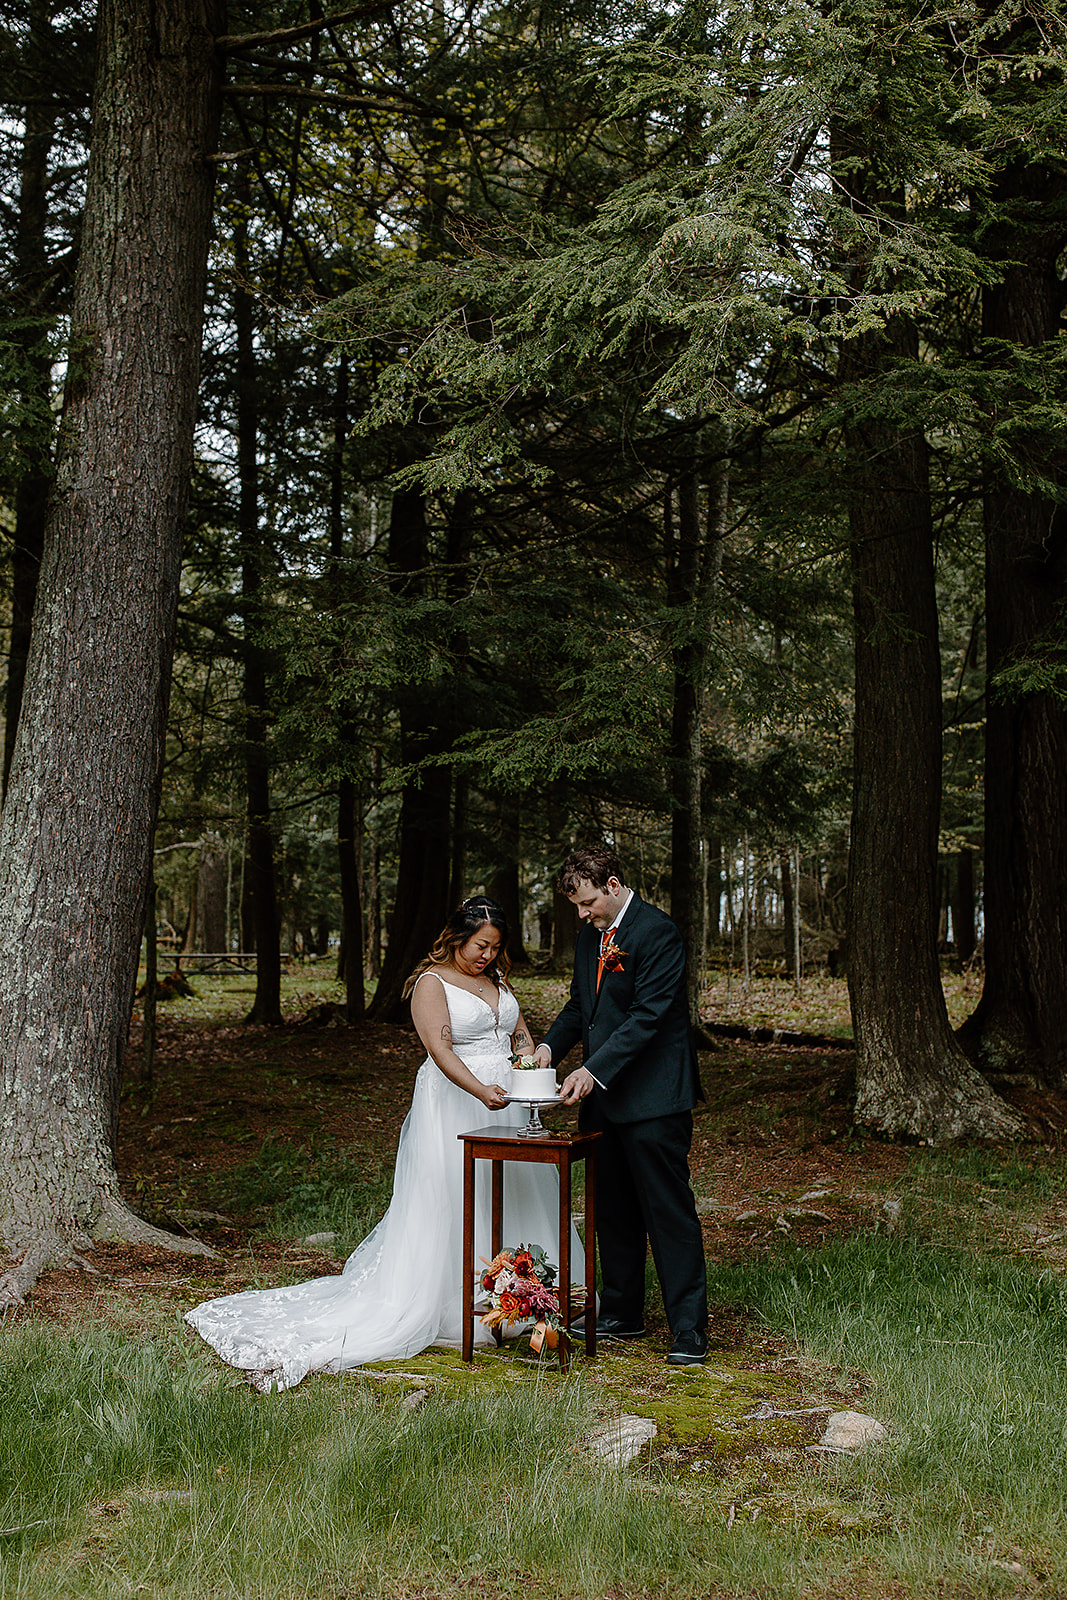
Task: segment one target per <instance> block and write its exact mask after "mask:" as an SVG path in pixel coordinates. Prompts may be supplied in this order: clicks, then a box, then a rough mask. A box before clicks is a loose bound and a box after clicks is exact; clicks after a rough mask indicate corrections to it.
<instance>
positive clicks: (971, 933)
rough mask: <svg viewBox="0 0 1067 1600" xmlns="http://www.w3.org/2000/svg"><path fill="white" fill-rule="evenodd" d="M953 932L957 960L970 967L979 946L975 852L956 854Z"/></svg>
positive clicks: (964, 851)
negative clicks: (975, 892) (975, 888)
mask: <svg viewBox="0 0 1067 1600" xmlns="http://www.w3.org/2000/svg"><path fill="white" fill-rule="evenodd" d="M952 931H953V933H954V934H955V945H956V956H957V959H958V960H959V963H960V965H961V966H963V967H966V966H969V965H970V963H971V962H972V961H973V960H974V952H975V949H976V947H977V944H978V939H977V919H976V917H975V900H974V851H973V850H959V851H957V853H956V893H955V897H954V899H953V902H952Z"/></svg>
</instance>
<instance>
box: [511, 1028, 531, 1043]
mask: <svg viewBox="0 0 1067 1600" xmlns="http://www.w3.org/2000/svg"><path fill="white" fill-rule="evenodd" d="M511 1042H512V1044H516V1045H518V1044H529V1043H530V1042H531V1040H530V1035H529V1034H528V1033H527V1032H526V1031H525V1029H523V1028H520V1029H519V1031H518V1033H513V1034H512V1036H511Z"/></svg>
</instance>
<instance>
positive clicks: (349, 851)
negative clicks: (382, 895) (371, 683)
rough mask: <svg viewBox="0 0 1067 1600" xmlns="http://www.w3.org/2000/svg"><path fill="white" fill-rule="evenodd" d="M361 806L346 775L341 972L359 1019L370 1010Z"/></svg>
mask: <svg viewBox="0 0 1067 1600" xmlns="http://www.w3.org/2000/svg"><path fill="white" fill-rule="evenodd" d="M358 826H359V809H358V807H357V805H356V786H355V784H354V783H353V782H352V780H351V778H342V779H341V781H340V783H339V784H338V787H337V856H338V865H339V868H340V875H341V958H340V959H341V972H340V977H341V980H342V982H343V983H344V986H345V1016H346V1017H347V1018H348V1020H349V1022H358V1021H359V1019H360V1018H361V1017H362V1016H364V1015H365V1014H366V1010H367V1005H366V996H365V994H364V989H363V909H362V906H361V905H360V894H359V866H358V860H357V854H356V833H357V829H358Z"/></svg>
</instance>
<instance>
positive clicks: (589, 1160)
mask: <svg viewBox="0 0 1067 1600" xmlns="http://www.w3.org/2000/svg"><path fill="white" fill-rule="evenodd" d="M459 1137H460V1139H461V1140H462V1141H463V1359H464V1361H473V1360H474V1283H475V1278H476V1276H477V1271H476V1269H477V1267H478V1263H477V1262H476V1261H475V1259H474V1163H475V1162H476V1161H490V1162H492V1180H491V1182H492V1190H491V1194H492V1199H491V1215H492V1235H491V1247H490V1252H489V1253H490V1259H492V1258H493V1257H495V1256H496V1254H497V1253H498V1251H499V1250H500V1248H501V1246H502V1244H503V1239H502V1237H501V1234H502V1231H503V1224H504V1162H505V1161H534V1162H538V1163H541V1164H544V1163H548V1164H549V1165H551V1166H554V1167H556V1168H557V1170H558V1172H559V1289H558V1292H559V1313H560V1317H561V1318H562V1321H563V1325H564V1327H569V1326H570V1320H571V1167H572V1166H573V1165H574V1163H575V1162H576V1161H584V1162H585V1308H586V1318H585V1353H586V1355H587V1356H589V1357H593V1356H595V1355H596V1196H595V1189H596V1141H597V1140H598V1139H599V1138H600V1135H599V1133H550V1134H543V1135H542V1136H541V1137H539V1138H537V1139H529V1138H524V1137H523V1136H522V1135H521V1134H519V1133H518V1131H517V1130H516V1129H513V1128H509V1129H507V1130H504V1129H501V1128H475V1129H474V1130H473V1131H472V1132H471V1133H461V1134H460V1135H459ZM515 1243H516V1244H519V1243H522V1244H541V1245H543V1247H544V1248H547V1243H545V1242H544V1241H542V1240H540V1239H523V1240H518V1239H516V1240H515ZM567 1345H568V1341H567V1340H566V1339H560V1341H559V1345H558V1347H557V1348H558V1352H559V1365H560V1370H561V1371H562V1372H566V1370H567V1358H568V1351H567Z"/></svg>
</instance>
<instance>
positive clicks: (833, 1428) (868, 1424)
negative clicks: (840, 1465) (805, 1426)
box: [812, 1411, 885, 1451]
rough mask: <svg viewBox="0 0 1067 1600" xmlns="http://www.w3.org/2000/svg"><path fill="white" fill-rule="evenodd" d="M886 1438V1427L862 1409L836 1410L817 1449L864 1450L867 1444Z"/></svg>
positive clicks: (815, 1447) (876, 1442)
mask: <svg viewBox="0 0 1067 1600" xmlns="http://www.w3.org/2000/svg"><path fill="white" fill-rule="evenodd" d="M884 1438H885V1428H884V1427H883V1426H882V1424H881V1423H880V1422H876V1421H875V1420H874V1418H873V1417H866V1416H864V1414H863V1412H862V1411H835V1412H834V1414H833V1416H832V1417H830V1418H829V1420H828V1421H827V1424H826V1432H825V1433H824V1434H823V1436H822V1438H821V1439H820V1440H819V1443H818V1444H817V1445H814V1446H813V1447H812V1448H813V1449H815V1450H834V1451H841V1450H862V1449H863V1447H864V1446H865V1445H868V1444H878V1443H879V1442H880V1441H881V1440H882V1439H884Z"/></svg>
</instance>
